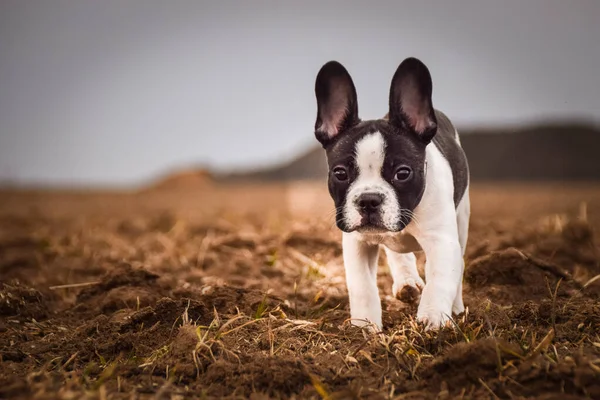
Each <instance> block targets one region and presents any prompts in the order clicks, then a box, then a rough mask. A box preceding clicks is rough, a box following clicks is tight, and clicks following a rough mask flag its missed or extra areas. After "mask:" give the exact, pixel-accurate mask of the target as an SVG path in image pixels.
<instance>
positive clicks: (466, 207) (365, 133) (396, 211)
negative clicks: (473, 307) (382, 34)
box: [315, 58, 470, 329]
mask: <svg viewBox="0 0 600 400" xmlns="http://www.w3.org/2000/svg"><path fill="white" fill-rule="evenodd" d="M315 94H316V98H317V108H318V111H317V121H316V124H315V135H316V137H317V139H318V140H319V142H320V143H321V144H322V145H323V148H324V149H325V151H326V154H327V162H328V165H329V178H328V186H329V193H330V194H331V197H332V198H333V200H334V203H335V207H336V224H337V226H338V228H339V229H341V230H342V231H343V240H342V245H343V253H344V267H345V270H346V284H347V287H348V293H349V298H350V313H351V318H352V320H353V323H354V324H355V325H359V326H364V325H366V324H369V323H370V324H375V325H376V326H377V327H378V328H379V329H381V327H382V322H381V301H380V298H379V291H378V288H377V260H378V254H379V246H380V245H383V246H384V250H385V252H386V255H387V259H388V263H389V268H390V271H391V275H392V278H393V288H392V290H393V294H394V295H395V296H399V297H401V298H402V296H404V295H407V294H411V293H412V295H413V296H415V297H416V296H418V295H419V293H420V295H421V298H420V302H419V307H418V311H417V319H418V321H420V322H422V323H424V324H425V325H426V327H427V328H428V329H430V328H434V329H436V328H439V327H441V326H444V325H448V323H449V322H450V320H451V318H452V313H455V314H460V313H461V312H463V311H464V305H463V300H462V277H463V270H464V261H463V255H464V252H465V246H466V243H467V236H468V227H469V217H470V204H469V168H468V164H467V159H466V157H465V154H464V152H463V150H462V147H461V145H460V139H459V137H458V133H457V131H456V129H455V128H454V127H453V125H452V123H451V122H450V120H449V119H448V118H447V117H446V116H445V115H444V114H442V113H441V112H440V111H438V110H435V109H434V108H433V104H432V100H431V95H432V81H431V75H430V73H429V70H428V69H427V67H426V66H425V65H424V64H423V63H422V62H421V61H419V60H417V59H415V58H407V59H406V60H404V61H403V62H402V63H401V64H400V66H399V67H398V69H397V70H396V73H395V74H394V77H393V78H392V84H391V88H390V95H389V112H388V115H387V116H386V117H384V118H383V119H377V120H369V121H362V120H361V119H360V118H359V116H358V103H357V96H356V89H355V87H354V83H353V81H352V78H351V77H350V74H349V73H348V71H347V70H346V69H345V68H344V66H342V65H341V64H340V63H338V62H336V61H330V62H328V63H327V64H325V65H323V67H322V68H321V70H320V71H319V73H318V75H317V79H316V83H315ZM416 251H424V252H425V257H426V263H425V282H424V281H423V279H422V278H421V277H420V276H419V272H418V271H417V263H416V261H417V260H416V257H415V254H414V252H416Z"/></svg>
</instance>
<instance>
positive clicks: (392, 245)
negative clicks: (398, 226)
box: [363, 231, 422, 253]
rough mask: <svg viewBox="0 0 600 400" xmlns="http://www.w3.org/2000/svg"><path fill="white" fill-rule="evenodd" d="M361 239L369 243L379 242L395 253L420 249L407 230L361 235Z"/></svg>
mask: <svg viewBox="0 0 600 400" xmlns="http://www.w3.org/2000/svg"><path fill="white" fill-rule="evenodd" d="M363 240H364V241H365V242H367V243H370V244H380V245H384V246H385V247H387V248H389V249H390V250H392V251H395V252H396V253H412V252H415V251H421V250H422V249H421V246H420V245H419V242H417V239H415V237H414V236H413V235H411V234H410V233H407V232H404V231H403V232H398V233H382V234H372V235H371V234H370V235H363Z"/></svg>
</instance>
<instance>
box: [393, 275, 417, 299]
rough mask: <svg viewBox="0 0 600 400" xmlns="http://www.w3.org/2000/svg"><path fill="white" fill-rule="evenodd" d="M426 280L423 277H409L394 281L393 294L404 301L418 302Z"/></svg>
mask: <svg viewBox="0 0 600 400" xmlns="http://www.w3.org/2000/svg"><path fill="white" fill-rule="evenodd" d="M423 287H425V282H423V279H421V277H415V278H407V279H406V280H404V281H402V282H394V284H393V286H392V294H393V296H394V297H395V298H397V299H398V300H400V301H401V302H403V303H407V304H416V303H417V302H418V301H419V297H420V296H421V292H422V291H423Z"/></svg>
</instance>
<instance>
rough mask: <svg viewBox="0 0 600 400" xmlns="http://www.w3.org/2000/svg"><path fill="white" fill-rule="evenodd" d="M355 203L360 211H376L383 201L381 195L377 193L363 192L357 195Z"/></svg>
mask: <svg viewBox="0 0 600 400" xmlns="http://www.w3.org/2000/svg"><path fill="white" fill-rule="evenodd" d="M356 203H357V205H358V207H359V208H360V209H361V210H362V211H367V212H373V211H377V210H378V209H379V206H381V203H383V196H382V195H380V194H378V193H363V194H361V195H360V196H359V197H358V201H357V202H356Z"/></svg>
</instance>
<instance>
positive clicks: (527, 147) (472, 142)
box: [220, 123, 600, 181]
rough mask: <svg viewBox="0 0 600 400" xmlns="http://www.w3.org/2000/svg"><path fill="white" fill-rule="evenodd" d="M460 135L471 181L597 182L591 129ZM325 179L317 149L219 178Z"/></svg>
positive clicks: (599, 146)
mask: <svg viewBox="0 0 600 400" xmlns="http://www.w3.org/2000/svg"><path fill="white" fill-rule="evenodd" d="M460 132H461V142H462V145H463V148H464V149H465V152H466V154H467V157H468V159H469V165H470V169H471V179H472V180H473V181H597V180H600V129H599V128H598V127H594V126H593V125H591V124H571V123H554V124H539V125H532V126H528V127H522V128H517V129H512V128H505V129H502V128H493V129H491V128H488V129H470V130H461V131H460ZM326 177H327V163H326V161H325V153H324V150H323V149H322V148H321V147H320V146H318V145H316V146H315V147H314V148H313V149H311V150H309V151H308V152H306V153H305V154H302V155H300V156H299V157H297V158H296V159H294V160H292V161H290V162H288V163H285V164H282V165H278V166H274V167H272V168H264V169H260V170H255V171H249V172H244V173H231V174H225V175H222V176H220V178H221V179H223V180H225V181H239V180H260V181H287V180H296V179H325V178H326Z"/></svg>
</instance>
